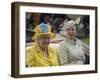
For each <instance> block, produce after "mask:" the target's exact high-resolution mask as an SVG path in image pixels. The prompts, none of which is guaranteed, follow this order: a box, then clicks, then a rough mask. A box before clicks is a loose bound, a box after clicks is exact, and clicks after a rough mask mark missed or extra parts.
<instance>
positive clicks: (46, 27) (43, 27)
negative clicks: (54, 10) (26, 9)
mask: <svg viewBox="0 0 100 80" xmlns="http://www.w3.org/2000/svg"><path fill="white" fill-rule="evenodd" d="M40 29H41V32H48V26H47V24H45V23H41V24H40Z"/></svg>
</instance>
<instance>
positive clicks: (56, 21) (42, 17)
mask: <svg viewBox="0 0 100 80" xmlns="http://www.w3.org/2000/svg"><path fill="white" fill-rule="evenodd" d="M69 20H74V21H76V26H77V35H76V36H77V37H78V38H79V39H81V40H82V41H83V42H84V43H85V44H86V45H88V46H89V32H90V31H89V26H90V25H89V22H90V21H89V20H90V19H89V15H72V14H48V13H29V12H27V13H26V43H29V42H32V36H33V35H34V32H33V29H34V28H35V27H36V26H37V25H39V24H40V23H46V24H48V25H50V26H51V29H52V32H54V33H55V34H60V32H61V30H62V27H63V24H64V23H65V22H67V21H69ZM58 37H59V36H58Z"/></svg>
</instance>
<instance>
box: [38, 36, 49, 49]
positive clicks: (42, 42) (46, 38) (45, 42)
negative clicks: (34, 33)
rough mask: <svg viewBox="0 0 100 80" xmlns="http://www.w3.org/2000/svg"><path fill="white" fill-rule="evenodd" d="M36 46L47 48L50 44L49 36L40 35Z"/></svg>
mask: <svg viewBox="0 0 100 80" xmlns="http://www.w3.org/2000/svg"><path fill="white" fill-rule="evenodd" d="M37 41H38V44H39V45H40V47H42V48H47V47H48V45H49V43H50V35H42V36H40V37H39V38H38V40H37Z"/></svg>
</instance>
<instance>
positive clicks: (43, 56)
mask: <svg viewBox="0 0 100 80" xmlns="http://www.w3.org/2000/svg"><path fill="white" fill-rule="evenodd" d="M34 32H35V34H34V36H33V37H32V39H33V40H35V41H36V44H34V45H33V46H32V47H30V48H27V49H26V53H27V55H26V65H27V66H28V67H39V66H58V58H57V53H56V51H55V50H54V49H53V48H51V47H50V46H49V44H50V39H51V38H53V37H55V34H54V33H52V32H51V27H50V26H48V25H47V24H45V23H41V24H40V25H38V26H36V28H35V29H34Z"/></svg>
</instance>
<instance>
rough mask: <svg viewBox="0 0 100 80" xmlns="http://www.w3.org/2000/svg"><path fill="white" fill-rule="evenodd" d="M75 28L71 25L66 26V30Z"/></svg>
mask: <svg viewBox="0 0 100 80" xmlns="http://www.w3.org/2000/svg"><path fill="white" fill-rule="evenodd" d="M75 28H76V26H75V25H72V26H68V27H67V28H66V29H75Z"/></svg>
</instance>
